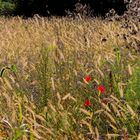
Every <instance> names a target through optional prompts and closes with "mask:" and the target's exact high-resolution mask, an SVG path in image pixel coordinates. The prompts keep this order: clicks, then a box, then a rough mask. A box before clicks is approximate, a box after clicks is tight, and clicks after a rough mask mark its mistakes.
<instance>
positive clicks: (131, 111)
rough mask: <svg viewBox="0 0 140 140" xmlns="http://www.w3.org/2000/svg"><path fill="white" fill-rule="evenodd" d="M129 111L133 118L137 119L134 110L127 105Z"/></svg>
mask: <svg viewBox="0 0 140 140" xmlns="http://www.w3.org/2000/svg"><path fill="white" fill-rule="evenodd" d="M127 109H128V110H129V112H130V113H131V115H132V117H133V118H134V117H136V113H135V112H134V111H133V109H132V108H131V107H130V106H129V105H128V104H127Z"/></svg>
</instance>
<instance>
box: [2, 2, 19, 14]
mask: <svg viewBox="0 0 140 140" xmlns="http://www.w3.org/2000/svg"><path fill="white" fill-rule="evenodd" d="M15 7H16V4H15V3H14V2H13V1H12V0H0V15H11V14H13V13H14V10H15Z"/></svg>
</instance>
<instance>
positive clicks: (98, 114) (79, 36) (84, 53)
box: [0, 17, 140, 140]
mask: <svg viewBox="0 0 140 140" xmlns="http://www.w3.org/2000/svg"><path fill="white" fill-rule="evenodd" d="M0 69H1V73H0V75H1V77H0V139H2V140H62V139H64V140H140V73H139V71H140V23H137V22H135V21H134V20H131V19H130V20H127V21H126V20H120V21H116V20H112V21H109V20H101V19H99V18H95V19H70V18H56V17H54V18H51V19H48V18H44V17H34V18H30V19H22V18H21V17H14V18H5V17H1V18H0ZM86 77H88V79H86ZM99 86H102V87H104V91H103V92H102V91H100V89H99ZM86 101H90V102H88V103H89V104H87V102H86Z"/></svg>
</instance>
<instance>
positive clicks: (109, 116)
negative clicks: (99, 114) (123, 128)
mask: <svg viewBox="0 0 140 140" xmlns="http://www.w3.org/2000/svg"><path fill="white" fill-rule="evenodd" d="M104 113H105V114H106V116H107V117H108V118H109V119H110V120H111V121H112V122H113V123H114V124H117V122H116V121H115V119H114V118H113V117H112V115H111V114H109V113H108V112H107V111H104Z"/></svg>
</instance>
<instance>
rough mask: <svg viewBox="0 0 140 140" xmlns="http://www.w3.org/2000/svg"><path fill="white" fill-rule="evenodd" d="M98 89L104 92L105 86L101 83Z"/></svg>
mask: <svg viewBox="0 0 140 140" xmlns="http://www.w3.org/2000/svg"><path fill="white" fill-rule="evenodd" d="M98 91H99V92H100V93H104V92H105V91H106V88H105V87H104V86H103V85H100V86H98Z"/></svg>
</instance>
